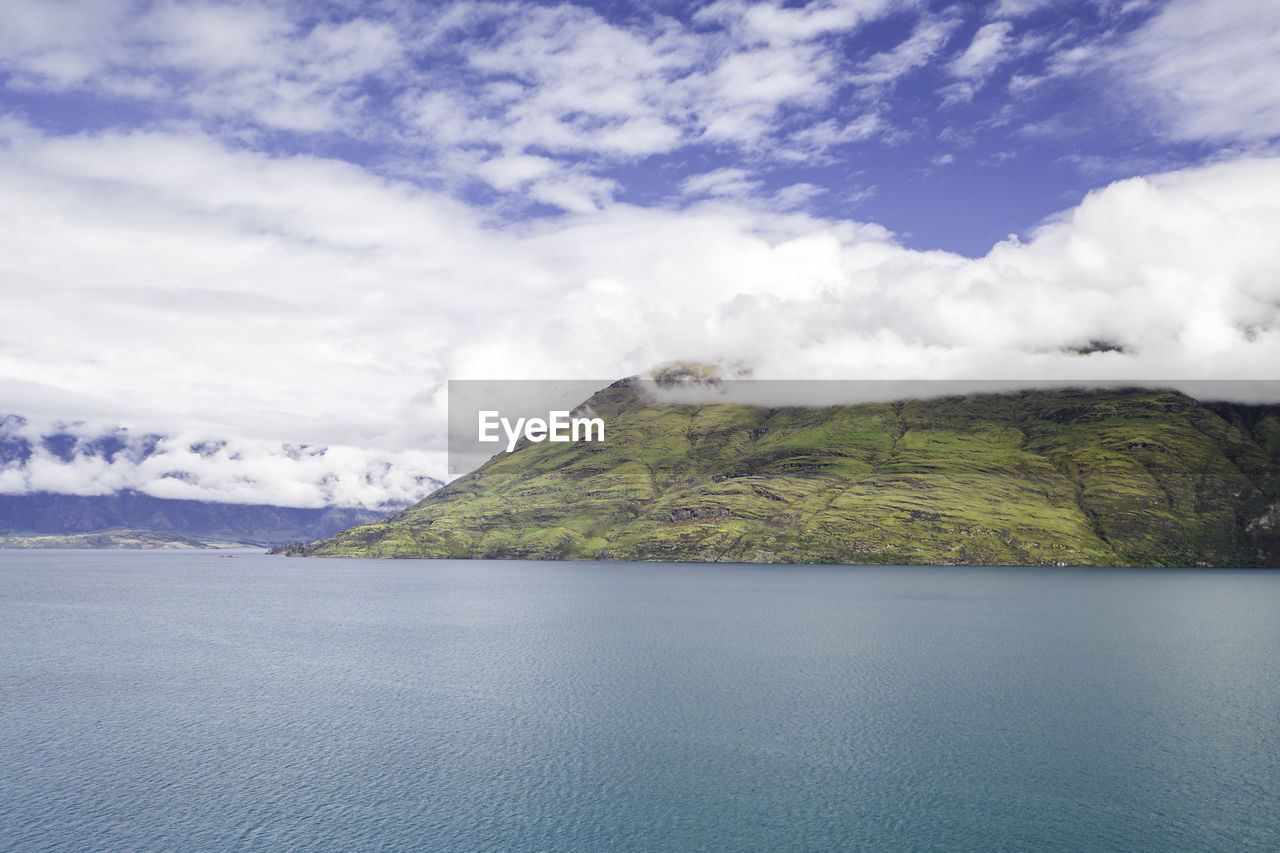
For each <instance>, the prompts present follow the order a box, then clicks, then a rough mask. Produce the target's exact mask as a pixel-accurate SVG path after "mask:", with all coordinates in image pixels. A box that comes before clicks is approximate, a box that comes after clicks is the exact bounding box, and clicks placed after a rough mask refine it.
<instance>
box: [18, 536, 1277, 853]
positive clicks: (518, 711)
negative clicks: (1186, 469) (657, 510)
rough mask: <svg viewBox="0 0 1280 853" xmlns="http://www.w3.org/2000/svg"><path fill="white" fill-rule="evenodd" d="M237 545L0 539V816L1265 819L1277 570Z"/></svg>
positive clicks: (469, 834) (806, 829) (100, 825)
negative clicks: (424, 555)
mask: <svg viewBox="0 0 1280 853" xmlns="http://www.w3.org/2000/svg"><path fill="white" fill-rule="evenodd" d="M237 553H239V558H238V559H224V558H221V557H219V556H218V554H217V553H215V552H186V553H182V552H179V553H166V552H159V551H153V552H119V551H117V552H108V551H97V552H90V551H53V552H26V551H0V849H3V850H6V851H7V850H15V851H16V850H21V851H40V850H83V849H93V850H104V851H107V850H120V851H123V850H130V851H134V850H147V851H150V850H155V851H171V850H184V851H190V850H219V851H222V850H280V851H293V850H315V851H340V850H341V851H347V850H558V851H566V850H589V851H604V850H662V851H667V850H783V849H785V850H837V849H840V850H849V849H868V850H946V851H956V850H986V851H989V850H1071V851H1077V850H1086V849H1087V850H1160V851H1173V850H1196V851H1203V850H1232V851H1234V850H1244V849H1257V850H1277V849H1280V572H1275V571H1221V570H1219V571H1207V570H1205V571H1202V570H1181V571H1170V570H1119V571H1118V570H1078V569H1010V568H933V567H850V566H826V567H811V566H799V567H797V566H742V565H684V564H674V565H673V564H619V563H576V564H575V563H520V562H453V561H369V560H299V559H287V558H283V557H268V556H266V555H263V554H261V553H257V552H237Z"/></svg>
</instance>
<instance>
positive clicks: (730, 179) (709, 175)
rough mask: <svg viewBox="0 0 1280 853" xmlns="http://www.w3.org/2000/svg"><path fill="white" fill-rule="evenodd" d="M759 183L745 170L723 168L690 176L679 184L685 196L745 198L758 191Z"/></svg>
mask: <svg viewBox="0 0 1280 853" xmlns="http://www.w3.org/2000/svg"><path fill="white" fill-rule="evenodd" d="M760 186H761V182H760V181H758V180H755V179H753V178H752V177H751V173H749V172H748V171H746V170H745V169H737V168H728V167H726V168H724V169H716V170H715V171H712V172H704V173H702V174H700V175H691V176H690V177H688V178H685V179H684V181H683V182H682V183H681V184H680V189H681V191H682V192H684V193H685V194H686V195H691V196H699V195H709V196H728V197H734V198H745V197H746V196H749V195H751V194H752V193H754V192H756V191H757V190H758V189H760Z"/></svg>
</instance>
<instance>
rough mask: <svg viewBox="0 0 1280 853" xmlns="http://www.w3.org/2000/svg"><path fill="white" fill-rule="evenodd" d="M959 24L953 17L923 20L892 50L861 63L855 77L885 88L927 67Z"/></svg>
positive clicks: (853, 77) (855, 79) (937, 16)
mask: <svg viewBox="0 0 1280 853" xmlns="http://www.w3.org/2000/svg"><path fill="white" fill-rule="evenodd" d="M959 24H960V20H959V18H956V17H952V16H950V15H931V16H926V17H924V18H922V19H921V21H920V23H919V24H918V25H917V26H916V28H915V30H913V31H912V33H911V35H910V36H909V37H908V38H907V39H906V40H905V41H903V42H902V43H900V44H898V45H897V46H896V47H894V48H893V49H892V50H887V51H885V52H883V53H878V54H876V55H875V56H873V57H871V58H870V59H868V60H867V61H866V62H864V63H862V65H860V66H859V67H858V69H857V71H856V73H854V74H853V75H852V78H851V79H852V80H853V81H854V82H856V83H859V84H861V85H869V86H883V85H888V84H891V83H894V82H896V81H897V80H898V79H899V78H901V77H904V76H906V75H907V74H910V73H911V72H913V71H915V70H916V69H919V68H922V67H924V66H925V65H926V64H928V62H929V60H930V59H932V58H933V57H934V55H935V54H937V53H938V51H940V50H942V48H943V47H945V46H946V44H947V41H948V40H949V39H950V38H951V33H952V32H953V31H954V30H955V28H956V27H957V26H958V25H959Z"/></svg>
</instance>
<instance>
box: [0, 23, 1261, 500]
mask: <svg viewBox="0 0 1280 853" xmlns="http://www.w3.org/2000/svg"><path fill="white" fill-rule="evenodd" d="M1278 142H1280V4H1276V3H1275V2H1251V0H1232V2H1229V3H1221V2H1204V0H1198V2H1192V0H1168V2H1155V0H1129V2H1121V1H1120V0H1115V2H1113V1H1112V0H1081V2H1053V1H1052V0H994V2H990V3H985V4H982V3H964V4H956V3H945V2H936V3H931V2H903V3H891V2H880V0H812V2H808V3H800V2H746V0H715V2H701V3H697V2H666V0H655V2H649V3H644V4H638V3H636V4H633V3H624V2H607V0H601V2H597V3H560V4H553V3H535V2H523V3H508V2H462V3H432V4H428V3H409V2H398V0H388V2H367V3H355V2H330V3H325V2H309V3H261V2H230V3H217V2H114V0H90V2H81V0H68V1H67V2H58V0H35V2H28V0H7V2H6V4H5V13H4V16H3V18H2V19H0V288H3V306H4V307H3V311H0V419H3V420H2V421H0V450H3V446H4V445H5V443H6V442H8V445H7V446H9V447H11V448H12V447H23V448H26V450H24V451H23V452H20V453H15V452H9V453H7V454H6V453H0V493H9V494H20V493H24V492H28V491H39V490H48V491H60V492H69V493H76V494H102V493H108V492H111V491H115V490H118V489H126V488H128V489H138V490H141V491H145V492H147V493H149V494H154V495H157V496H160V497H185V498H199V499H207V500H222V501H236V502H268V503H280V504H287V505H295V506H316V505H322V504H343V505H364V506H371V507H372V506H379V505H383V504H386V503H388V502H404V501H410V500H415V499H417V498H420V497H422V496H423V495H424V494H425V493H426V492H427V491H429V490H430V489H431V488H432V487H433V486H434V485H435V484H436V483H437V482H438V481H439V480H442V479H445V478H446V474H445V470H446V466H445V446H444V435H445V421H444V407H445V383H446V382H447V380H449V379H476V378H486V379H492V378H503V379H505V378H594V377H601V378H613V377H620V376H626V375H631V374H635V373H638V372H642V371H646V370H649V369H651V368H653V367H655V366H657V365H660V364H663V363H668V362H671V361H675V360H699V361H706V362H709V363H717V364H723V365H732V366H733V369H734V370H739V369H742V368H745V369H749V370H750V371H751V372H752V375H755V376H759V377H761V378H774V379H777V378H822V377H829V378H914V379H931V380H936V379H953V378H970V379H972V378H982V379H1027V380H1028V381H1035V380H1048V379H1061V378H1064V377H1065V378H1077V377H1079V378H1113V379H1114V378H1119V379H1148V380H1160V379H1170V378H1190V379H1214V378H1216V379H1227V378H1230V379H1235V378H1265V379H1272V378H1276V369H1275V365H1276V364H1280V240H1277V239H1276V238H1275V235H1276V234H1280V149H1278ZM5 415H10V417H8V418H4V416H5ZM55 435H57V436H62V438H60V439H56V440H50V439H49V437H50V436H55ZM104 436H109V437H111V439H110V440H109V441H104V440H103V437H104Z"/></svg>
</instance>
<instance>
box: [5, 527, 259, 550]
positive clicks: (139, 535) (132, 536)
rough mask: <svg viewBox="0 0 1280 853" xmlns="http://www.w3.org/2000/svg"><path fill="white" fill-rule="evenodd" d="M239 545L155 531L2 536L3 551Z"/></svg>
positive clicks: (187, 548) (172, 548)
mask: <svg viewBox="0 0 1280 853" xmlns="http://www.w3.org/2000/svg"><path fill="white" fill-rule="evenodd" d="M243 547H244V545H242V544H241V543H238V542H205V541H201V540H199V539H193V538H191V537H189V536H179V535H177V534H174V533H157V532H155V531H154V530H107V531H103V532H101V533H74V534H67V535H52V536H46V535H35V536H4V537H0V548H26V549H31V548H124V549H143V550H154V549H164V550H179V551H190V550H195V549H199V548H243Z"/></svg>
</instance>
